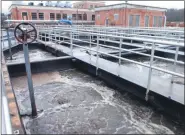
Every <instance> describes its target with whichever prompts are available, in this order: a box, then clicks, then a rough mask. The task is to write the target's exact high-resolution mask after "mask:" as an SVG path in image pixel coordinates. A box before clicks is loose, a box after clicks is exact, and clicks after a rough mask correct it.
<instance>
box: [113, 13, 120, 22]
mask: <svg viewBox="0 0 185 135" xmlns="http://www.w3.org/2000/svg"><path fill="white" fill-rule="evenodd" d="M116 16H117V18H116ZM118 20H119V14H118V13H116V14H114V21H118Z"/></svg>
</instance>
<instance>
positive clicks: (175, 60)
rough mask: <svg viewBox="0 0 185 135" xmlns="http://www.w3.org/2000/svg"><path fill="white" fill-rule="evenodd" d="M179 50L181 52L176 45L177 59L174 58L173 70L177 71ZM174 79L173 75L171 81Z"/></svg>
mask: <svg viewBox="0 0 185 135" xmlns="http://www.w3.org/2000/svg"><path fill="white" fill-rule="evenodd" d="M178 52H179V47H178V46H177V47H176V52H175V59H174V64H173V71H174V72H175V71H176V65H177V59H178ZM173 81H174V76H173V75H172V77H171V83H173Z"/></svg>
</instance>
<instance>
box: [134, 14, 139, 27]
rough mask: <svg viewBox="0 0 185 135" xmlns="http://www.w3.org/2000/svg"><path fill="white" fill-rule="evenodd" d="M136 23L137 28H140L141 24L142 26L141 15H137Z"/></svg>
mask: <svg viewBox="0 0 185 135" xmlns="http://www.w3.org/2000/svg"><path fill="white" fill-rule="evenodd" d="M135 17H136V22H135V26H136V27H139V24H140V15H136V16H135Z"/></svg>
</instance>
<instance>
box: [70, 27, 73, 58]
mask: <svg viewBox="0 0 185 135" xmlns="http://www.w3.org/2000/svg"><path fill="white" fill-rule="evenodd" d="M72 30H73V29H72V28H71V32H70V44H71V46H70V49H71V56H73V31H72Z"/></svg>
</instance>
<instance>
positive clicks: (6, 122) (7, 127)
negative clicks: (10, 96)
mask: <svg viewBox="0 0 185 135" xmlns="http://www.w3.org/2000/svg"><path fill="white" fill-rule="evenodd" d="M1 77H2V79H1V80H2V81H1V83H2V87H1V88H2V89H1V93H2V116H1V117H2V123H1V125H2V127H1V128H2V131H1V134H12V125H11V120H10V111H9V107H8V100H7V97H6V95H5V83H4V80H3V73H2V74H1Z"/></svg>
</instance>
